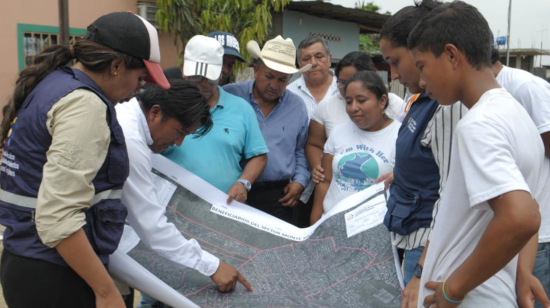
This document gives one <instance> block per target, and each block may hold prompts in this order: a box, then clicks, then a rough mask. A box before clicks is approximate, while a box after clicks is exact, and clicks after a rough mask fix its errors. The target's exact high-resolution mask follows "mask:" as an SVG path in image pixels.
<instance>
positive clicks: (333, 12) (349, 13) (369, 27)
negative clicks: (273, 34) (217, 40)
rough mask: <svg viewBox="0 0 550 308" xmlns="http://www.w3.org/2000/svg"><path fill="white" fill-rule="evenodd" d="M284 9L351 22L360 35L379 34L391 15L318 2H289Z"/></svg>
mask: <svg viewBox="0 0 550 308" xmlns="http://www.w3.org/2000/svg"><path fill="white" fill-rule="evenodd" d="M285 9H286V10H292V11H297V12H302V13H305V14H308V15H312V16H316V17H320V18H326V19H334V20H338V21H345V22H353V23H356V24H357V25H359V31H360V32H361V33H379V32H380V29H381V28H382V26H383V25H384V23H385V22H386V20H388V18H390V17H391V15H385V14H379V13H374V12H369V11H364V10H360V9H352V8H347V7H343V6H341V5H335V4H332V3H327V2H320V1H300V2H291V3H289V4H288V5H287V6H286V7H285Z"/></svg>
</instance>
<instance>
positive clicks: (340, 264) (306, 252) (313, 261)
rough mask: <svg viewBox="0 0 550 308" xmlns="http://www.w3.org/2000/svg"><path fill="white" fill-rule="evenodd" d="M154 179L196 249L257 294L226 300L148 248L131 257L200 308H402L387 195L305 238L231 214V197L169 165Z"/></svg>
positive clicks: (250, 212)
mask: <svg viewBox="0 0 550 308" xmlns="http://www.w3.org/2000/svg"><path fill="white" fill-rule="evenodd" d="M153 172H154V174H155V175H154V177H155V179H156V183H157V191H159V199H161V200H164V201H163V202H165V203H166V204H167V211H166V216H167V217H168V221H169V222H172V223H174V224H175V226H176V227H177V228H178V230H180V231H181V232H182V234H183V235H184V236H185V237H186V238H194V239H196V240H197V241H198V242H199V243H200V245H201V247H202V248H203V249H204V250H206V251H208V252H210V253H212V254H214V255H216V256H217V257H219V258H220V259H221V260H223V261H225V262H227V263H229V264H231V265H233V266H234V267H236V268H237V269H238V270H239V271H240V272H241V274H243V276H245V277H246V279H247V280H248V281H249V282H250V283H251V284H252V286H253V288H254V291H253V292H248V291H247V290H246V289H245V288H244V287H243V286H242V285H238V287H237V289H236V290H235V291H234V292H232V293H226V294H222V293H220V292H218V291H217V289H216V286H215V285H214V284H213V283H212V281H211V280H210V279H209V278H208V277H205V276H203V275H201V274H200V273H198V272H197V271H194V270H191V269H178V268H176V267H174V266H173V265H172V264H171V263H170V262H169V261H166V260H165V259H164V258H162V257H161V256H159V255H157V254H156V253H155V252H153V251H151V250H150V249H148V248H147V247H146V246H145V245H143V244H142V243H141V242H140V243H139V244H137V245H135V246H134V245H131V246H132V247H131V248H127V249H126V251H124V252H127V256H128V257H130V258H131V259H133V260H135V261H137V263H138V264H139V265H141V266H142V267H143V268H145V269H146V270H147V271H149V272H150V273H152V274H153V275H155V276H156V277H158V278H160V280H162V281H163V282H164V283H165V284H166V285H167V286H169V287H170V288H171V289H174V290H176V291H177V292H178V293H180V294H183V295H184V296H185V297H187V298H188V299H189V300H191V301H192V302H194V303H195V304H196V305H198V306H200V307H376V308H378V307H380V308H382V307H383V308H388V307H399V305H400V301H401V295H400V288H399V285H400V284H399V280H398V275H397V269H396V264H395V260H394V255H393V250H392V246H391V240H390V234H389V232H388V231H387V229H386V228H385V227H384V226H383V225H381V224H380V222H381V217H383V214H384V211H385V197H384V192H383V190H382V189H381V186H377V187H371V188H369V189H368V191H364V192H361V193H359V194H356V195H354V196H352V197H350V198H348V199H346V200H345V201H346V202H345V203H341V204H339V205H338V206H336V207H335V208H334V209H333V210H332V211H331V212H329V213H327V214H326V215H325V216H324V217H323V218H322V219H321V221H320V222H318V223H317V224H316V225H314V226H312V227H310V228H307V229H298V228H296V227H294V226H291V225H289V224H287V223H285V222H282V221H280V220H278V219H275V218H272V217H271V216H269V215H266V214H264V213H262V212H259V211H257V210H255V209H252V208H250V207H248V206H246V205H242V204H236V203H235V202H234V203H232V204H231V205H229V206H227V205H225V204H224V202H223V201H224V200H225V198H226V197H225V195H224V194H223V193H221V192H219V191H217V190H216V189H215V188H213V187H212V186H210V185H208V184H206V183H204V182H202V180H200V179H198V178H197V177H195V176H194V175H192V174H190V173H189V172H187V171H185V170H183V169H181V168H179V167H177V168H176V167H175V165H172V163H171V162H169V161H167V160H165V159H164V158H157V159H156V161H155V170H154V171H153ZM182 183H183V184H186V183H192V184H191V185H188V184H186V185H185V186H186V187H184V186H183V185H181V184H182ZM365 229H366V230H365ZM122 246H123V247H124V246H125V245H122ZM119 263H120V262H115V267H117V266H121V265H120V264H119ZM126 263H128V262H126ZM118 276H122V277H120V278H121V279H122V280H125V281H126V282H127V283H129V284H130V285H134V286H136V285H138V286H141V288H142V290H143V285H144V284H141V285H140V284H139V283H138V284H134V283H135V281H128V280H135V279H139V278H136V277H124V275H118ZM144 283H145V284H148V283H150V284H155V283H156V282H144ZM156 284H157V286H156V287H157V288H158V287H159V286H158V284H159V283H156ZM143 291H145V292H148V290H143ZM151 291H152V293H154V294H156V295H157V296H159V295H160V296H162V294H159V293H158V292H155V290H150V291H149V293H151ZM159 299H161V300H163V299H162V298H159ZM164 300H165V302H168V303H169V302H170V300H169V299H164ZM177 305H182V304H177ZM177 305H176V306H175V307H178V306H177ZM182 307H183V306H182Z"/></svg>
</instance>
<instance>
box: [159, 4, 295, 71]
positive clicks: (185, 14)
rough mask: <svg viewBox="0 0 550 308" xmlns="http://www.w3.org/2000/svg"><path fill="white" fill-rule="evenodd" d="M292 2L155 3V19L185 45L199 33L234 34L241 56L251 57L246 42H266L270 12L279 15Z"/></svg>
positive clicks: (176, 41)
mask: <svg viewBox="0 0 550 308" xmlns="http://www.w3.org/2000/svg"><path fill="white" fill-rule="evenodd" d="M290 1H291V0H156V2H157V6H158V7H159V10H158V11H157V14H156V19H157V22H158V24H159V26H160V27H161V29H162V30H164V31H168V32H170V33H174V34H175V39H174V44H175V45H176V46H177V47H178V49H179V47H180V46H179V42H181V43H182V44H183V46H185V44H187V41H189V39H190V38H191V37H193V36H195V35H197V34H203V35H206V34H208V33H210V32H213V31H227V32H230V33H233V35H235V37H236V38H237V39H238V40H239V43H240V46H241V55H243V57H244V58H245V59H246V60H249V59H250V55H249V54H248V52H247V51H246V43H248V41H250V40H256V41H258V42H260V43H261V42H263V41H265V39H266V38H267V33H268V31H269V29H270V27H271V25H272V17H271V12H272V11H275V12H279V11H282V10H283V9H284V7H285V6H286V5H287V4H288V3H290Z"/></svg>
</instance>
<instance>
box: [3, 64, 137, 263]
mask: <svg viewBox="0 0 550 308" xmlns="http://www.w3.org/2000/svg"><path fill="white" fill-rule="evenodd" d="M76 89H87V90H90V91H92V92H94V93H95V94H97V96H99V97H100V98H101V99H102V100H103V102H104V103H105V104H106V105H107V107H108V110H107V121H108V123H107V124H108V125H109V128H110V131H111V142H110V144H109V150H108V153H107V157H106V159H105V162H104V163H103V165H102V167H101V168H100V170H99V171H98V173H97V175H96V177H95V178H94V180H93V181H92V183H93V185H94V188H95V192H96V195H95V197H94V199H93V200H92V201H91V202H92V206H91V207H90V208H89V209H88V210H86V211H85V215H86V224H85V225H84V227H83V229H84V231H85V233H86V236H87V237H88V240H89V241H90V244H91V245H92V247H93V249H94V251H95V252H96V253H97V255H98V256H99V258H100V259H101V261H102V262H103V263H104V264H107V263H108V262H109V255H110V254H111V253H113V252H114V251H115V249H116V248H117V246H118V242H119V241H120V237H121V235H122V230H123V227H124V222H125V220H126V215H127V211H126V207H125V206H124V205H123V204H122V202H121V201H120V195H121V190H122V185H123V184H124V181H125V180H126V178H127V177H128V173H129V163H128V153H127V151H126V144H125V141H124V134H123V132H122V128H121V127H120V125H119V124H118V121H117V119H116V112H115V109H114V107H113V104H112V103H111V102H110V101H109V99H108V98H107V97H106V96H105V94H104V93H103V91H102V90H101V89H100V88H99V86H98V85H97V84H96V83H95V82H94V81H93V80H92V79H90V78H89V77H88V76H87V75H86V74H84V73H83V72H81V71H79V70H73V69H71V68H69V67H63V68H58V69H56V70H55V71H53V72H52V73H51V74H49V75H48V76H47V77H46V78H44V80H42V81H41V82H40V83H39V84H38V85H37V86H36V88H35V89H34V90H33V91H32V92H31V93H30V94H29V95H28V96H27V98H26V99H25V101H24V103H23V105H22V107H21V109H19V111H18V112H17V118H16V119H15V120H14V121H13V122H12V125H11V129H10V133H9V135H8V139H7V140H6V142H5V147H4V152H3V157H2V166H1V173H0V187H1V189H2V191H1V192H0V223H1V224H2V225H4V226H6V230H5V232H4V248H5V249H7V250H8V251H9V252H11V253H13V254H16V255H19V256H23V257H28V258H33V259H40V260H45V261H48V262H51V263H55V264H60V265H67V264H66V263H65V261H63V259H62V258H61V256H60V255H59V254H58V253H57V250H55V249H52V248H49V247H47V246H45V245H44V244H42V241H41V240H40V238H39V237H38V234H37V231H36V224H35V221H34V216H35V211H36V198H37V195H38V189H39V187H40V183H41V182H42V170H43V168H44V165H45V163H46V152H47V151H48V149H49V147H50V145H51V143H52V136H51V135H50V134H49V132H48V130H47V127H46V119H47V113H48V112H49V111H50V109H51V108H52V106H53V105H54V104H55V103H56V102H57V101H58V100H59V99H61V98H62V97H64V96H66V95H67V94H68V93H70V92H72V91H74V90H76ZM81 103H82V104H86V101H82V102H81Z"/></svg>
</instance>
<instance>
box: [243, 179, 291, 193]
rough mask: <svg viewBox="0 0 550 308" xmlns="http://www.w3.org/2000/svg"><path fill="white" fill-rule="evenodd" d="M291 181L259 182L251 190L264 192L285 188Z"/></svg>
mask: <svg viewBox="0 0 550 308" xmlns="http://www.w3.org/2000/svg"><path fill="white" fill-rule="evenodd" d="M289 182H290V180H282V181H274V182H257V183H254V184H253V185H252V189H251V190H255V191H263V190H269V189H278V188H285V187H286V186H287V185H288V183H289Z"/></svg>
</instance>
